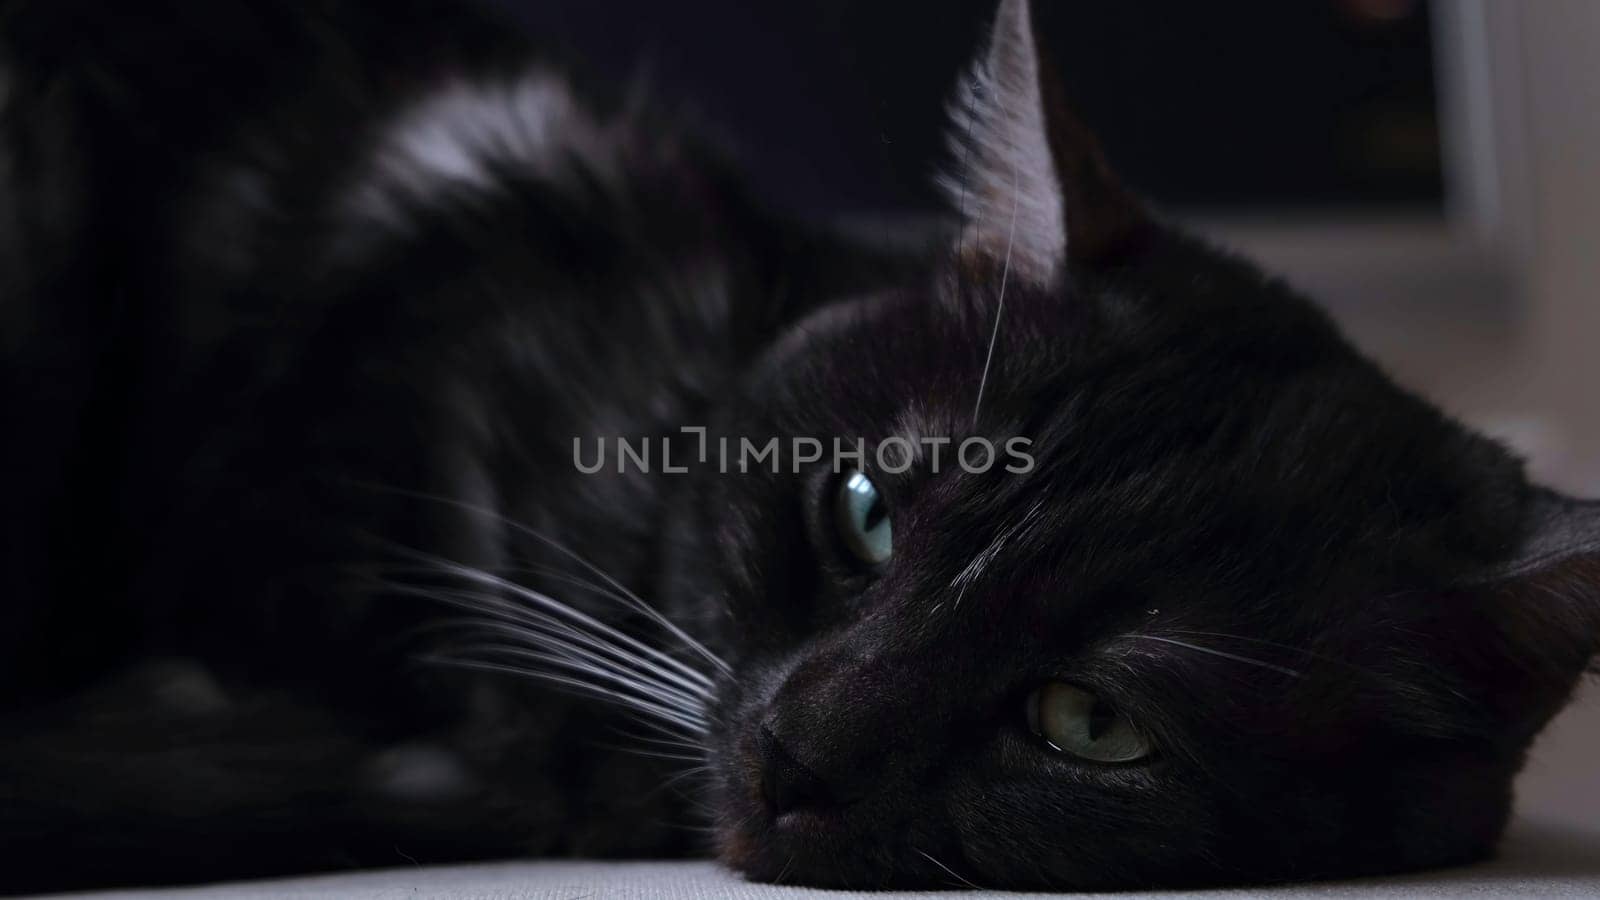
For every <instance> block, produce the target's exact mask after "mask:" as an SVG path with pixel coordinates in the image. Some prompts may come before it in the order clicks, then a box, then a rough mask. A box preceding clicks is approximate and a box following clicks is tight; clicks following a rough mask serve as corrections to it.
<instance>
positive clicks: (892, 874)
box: [717, 803, 917, 888]
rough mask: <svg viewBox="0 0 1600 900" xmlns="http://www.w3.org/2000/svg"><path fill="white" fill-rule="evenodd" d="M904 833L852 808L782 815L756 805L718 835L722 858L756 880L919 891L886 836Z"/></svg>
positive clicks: (735, 817)
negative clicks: (903, 888)
mask: <svg viewBox="0 0 1600 900" xmlns="http://www.w3.org/2000/svg"><path fill="white" fill-rule="evenodd" d="M897 831H898V829H895V828H893V827H888V826H886V823H884V822H882V821H878V817H875V816H871V815H865V814H861V813H860V812H858V811H857V810H853V809H850V808H838V807H822V808H801V809H795V810H789V811H786V812H781V813H777V812H774V811H773V810H772V809H770V808H769V807H767V806H766V805H765V804H761V803H757V804H751V805H750V806H749V807H746V808H743V809H740V810H739V811H738V812H737V813H736V814H733V815H728V816H726V817H725V819H724V824H723V826H722V827H721V828H720V829H719V830H718V837H717V844H718V856H719V857H720V859H721V860H722V862H723V863H724V864H725V865H727V866H729V867H730V868H732V869H734V870H736V871H738V872H740V873H742V874H743V875H744V876H745V877H746V878H748V879H750V880H751V881H762V882H769V883H776V884H805V885H812V886H816V887H837V888H859V887H862V886H863V885H873V886H875V887H887V886H895V887H915V886H917V885H916V884H915V883H913V882H912V881H909V880H908V873H907V871H906V867H904V866H902V865H899V864H898V861H897V858H896V854H895V853H894V851H893V850H892V849H891V847H890V846H888V845H886V843H885V842H884V841H883V840H882V838H881V835H884V834H894V833H896V832H897Z"/></svg>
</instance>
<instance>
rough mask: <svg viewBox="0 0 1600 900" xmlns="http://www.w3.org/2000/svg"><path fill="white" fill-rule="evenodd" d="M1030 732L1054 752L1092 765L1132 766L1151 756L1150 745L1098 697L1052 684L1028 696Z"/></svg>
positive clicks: (1109, 705) (1136, 730) (1062, 684)
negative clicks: (1094, 763) (1116, 764)
mask: <svg viewBox="0 0 1600 900" xmlns="http://www.w3.org/2000/svg"><path fill="white" fill-rule="evenodd" d="M1026 716H1027V722H1028V730H1029V731H1031V732H1033V733H1034V734H1035V735H1037V736H1038V737H1039V738H1041V739H1042V740H1043V741H1044V743H1045V744H1046V745H1047V746H1048V747H1049V748H1050V749H1051V750H1053V751H1057V752H1060V753H1065V754H1068V755H1070V756H1075V757H1077V758H1079V759H1083V760H1088V761H1090V762H1102V763H1131V762H1136V761H1138V760H1141V759H1144V758H1145V757H1147V756H1149V755H1150V754H1151V750H1152V748H1151V746H1150V742H1149V741H1148V740H1147V739H1146V738H1145V737H1144V735H1143V734H1142V733H1141V732H1140V731H1139V730H1138V729H1137V728H1135V727H1134V725H1133V723H1132V722H1130V721H1128V718H1127V717H1126V716H1124V715H1122V714H1121V713H1119V712H1118V711H1117V710H1116V708H1115V707H1113V706H1112V705H1111V704H1109V703H1107V702H1105V701H1104V700H1101V699H1100V698H1099V697H1098V696H1097V695H1095V694H1093V693H1091V692H1089V691H1086V690H1084V689H1083V688H1080V687H1078V686H1076V685H1072V684H1067V683H1065V682H1059V681H1053V682H1051V683H1049V684H1046V685H1045V686H1044V687H1041V688H1039V689H1038V690H1036V691H1034V692H1033V693H1032V694H1030V695H1029V696H1028V702H1027V707H1026Z"/></svg>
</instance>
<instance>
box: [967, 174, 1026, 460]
mask: <svg viewBox="0 0 1600 900" xmlns="http://www.w3.org/2000/svg"><path fill="white" fill-rule="evenodd" d="M1011 182H1012V183H1011V235H1010V237H1009V238H1007V240H1006V262H1005V266H1004V267H1003V268H1002V269H1001V270H1000V301H999V303H998V304H996V308H995V311H994V330H993V331H991V332H990V333H989V353H988V355H987V356H985V357H984V359H983V378H982V379H980V380H979V381H978V400H977V402H976V403H974V404H973V405H972V427H973V430H977V427H978V413H979V412H981V411H982V410H983V392H984V389H985V388H987V387H988V386H989V365H990V364H991V363H993V362H994V346H995V343H996V342H997V341H998V340H999V339H1000V319H1001V318H1002V317H1004V316H1005V314H1006V285H1007V283H1009V282H1010V280H1011V250H1012V248H1013V247H1015V246H1016V243H1017V212H1018V211H1019V210H1020V209H1021V208H1022V169H1021V167H1020V164H1019V163H1017V162H1016V161H1015V160H1013V161H1012V164H1011Z"/></svg>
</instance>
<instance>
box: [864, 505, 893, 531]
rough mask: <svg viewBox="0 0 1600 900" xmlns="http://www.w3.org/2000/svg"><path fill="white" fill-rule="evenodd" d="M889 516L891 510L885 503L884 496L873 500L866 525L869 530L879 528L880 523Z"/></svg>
mask: <svg viewBox="0 0 1600 900" xmlns="http://www.w3.org/2000/svg"><path fill="white" fill-rule="evenodd" d="M888 517H889V510H888V509H886V508H885V507H884V505H883V500H882V498H878V499H875V500H873V501H872V507H871V508H870V509H868V510H867V521H866V527H867V530H868V531H871V530H872V529H874V528H877V527H878V525H879V523H881V522H882V521H883V520H884V519H886V518H888Z"/></svg>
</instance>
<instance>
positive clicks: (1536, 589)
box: [1414, 489, 1600, 743]
mask: <svg viewBox="0 0 1600 900" xmlns="http://www.w3.org/2000/svg"><path fill="white" fill-rule="evenodd" d="M1524 521H1525V523H1526V524H1525V525H1524V529H1523V538H1522V543H1521V547H1520V548H1519V549H1518V551H1517V553H1516V554H1514V556H1513V557H1512V560H1511V561H1510V562H1508V563H1506V564H1504V565H1501V566H1499V567H1496V568H1495V569H1494V570H1493V571H1492V572H1489V573H1487V574H1486V575H1484V576H1482V577H1480V578H1476V579H1473V582H1472V583H1471V584H1469V585H1467V586H1465V587H1464V588H1463V589H1462V590H1461V591H1460V592H1457V593H1454V594H1453V595H1450V596H1446V597H1442V598H1434V599H1432V600H1430V601H1429V602H1430V603H1431V604H1432V605H1433V606H1434V615H1431V616H1429V617H1428V622H1427V623H1426V624H1425V625H1424V626H1423V627H1422V628H1421V629H1420V630H1418V631H1415V632H1414V635H1415V636H1416V637H1417V638H1420V642H1421V643H1422V644H1424V645H1426V646H1427V647H1429V648H1430V650H1431V652H1430V653H1429V654H1428V656H1429V657H1431V659H1426V660H1423V661H1422V662H1423V664H1424V665H1425V666H1427V667H1428V670H1429V671H1431V673H1433V674H1437V675H1439V676H1442V677H1445V678H1448V679H1449V681H1450V684H1449V685H1447V687H1448V692H1449V693H1448V695H1449V696H1452V697H1454V698H1456V699H1457V700H1459V701H1461V702H1463V703H1465V704H1467V708H1466V709H1458V712H1467V713H1469V715H1468V716H1467V717H1466V718H1463V719H1459V720H1457V721H1458V722H1461V723H1476V724H1475V726H1469V727H1470V728H1472V730H1477V729H1481V728H1482V727H1485V726H1488V727H1492V728H1496V729H1498V730H1499V733H1498V734H1496V735H1495V736H1496V737H1500V738H1503V739H1506V740H1509V741H1511V742H1513V743H1515V742H1518V741H1526V740H1527V739H1528V738H1531V737H1532V736H1533V734H1535V733H1536V732H1537V731H1538V730H1539V729H1540V728H1542V727H1543V726H1544V724H1545V722H1546V721H1548V720H1549V718H1550V717H1551V716H1553V715H1554V714H1555V713H1556V712H1557V711H1558V710H1560V708H1561V707H1562V705H1563V704H1565V702H1566V700H1567V698H1568V696H1569V695H1570V693H1571V691H1572V689H1573V687H1574V686H1575V685H1576V683H1577V680H1578V678H1579V677H1580V676H1581V675H1582V674H1583V673H1584V671H1585V670H1586V669H1587V668H1588V667H1589V666H1590V665H1591V663H1592V662H1593V660H1594V657H1595V654H1596V652H1597V651H1600V502H1596V501H1581V500H1574V499H1572V498H1569V497H1565V496H1562V495H1560V494H1557V493H1555V492H1553V491H1546V490H1542V489H1539V490H1536V492H1535V494H1534V495H1533V496H1532V497H1531V498H1530V501H1529V503H1528V505H1527V508H1526V513H1525V518H1524ZM1419 671H1422V670H1420V669H1419ZM1439 696H1444V695H1439ZM1485 713H1488V714H1489V715H1488V716H1485V715H1484V714H1485Z"/></svg>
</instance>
